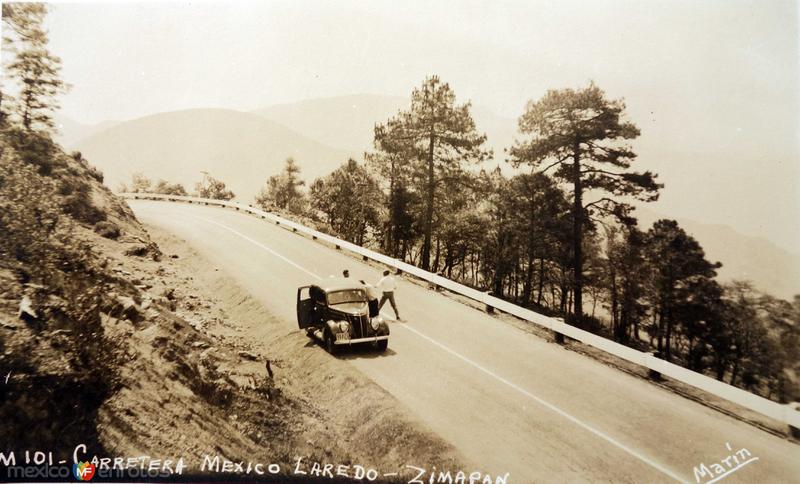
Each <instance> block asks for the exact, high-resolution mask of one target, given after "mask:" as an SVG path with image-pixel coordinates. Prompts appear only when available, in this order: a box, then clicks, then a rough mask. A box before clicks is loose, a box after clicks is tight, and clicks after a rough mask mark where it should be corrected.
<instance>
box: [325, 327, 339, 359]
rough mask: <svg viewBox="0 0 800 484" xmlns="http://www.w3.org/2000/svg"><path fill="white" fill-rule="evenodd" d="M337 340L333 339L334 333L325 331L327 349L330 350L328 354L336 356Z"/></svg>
mask: <svg viewBox="0 0 800 484" xmlns="http://www.w3.org/2000/svg"><path fill="white" fill-rule="evenodd" d="M335 341H336V338H334V337H333V333H331V331H330V330H329V329H326V330H325V349H326V350H328V353H330V354H332V355H335V354H336V349H337V348H336V345H335V344H334V343H335Z"/></svg>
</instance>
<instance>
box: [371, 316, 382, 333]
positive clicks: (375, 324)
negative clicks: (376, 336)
mask: <svg viewBox="0 0 800 484" xmlns="http://www.w3.org/2000/svg"><path fill="white" fill-rule="evenodd" d="M381 323H383V318H382V317H380V316H376V317H374V318H372V319H371V320H370V322H369V324H370V326H372V329H374V330H375V331H377V330H378V328H380V327H381Z"/></svg>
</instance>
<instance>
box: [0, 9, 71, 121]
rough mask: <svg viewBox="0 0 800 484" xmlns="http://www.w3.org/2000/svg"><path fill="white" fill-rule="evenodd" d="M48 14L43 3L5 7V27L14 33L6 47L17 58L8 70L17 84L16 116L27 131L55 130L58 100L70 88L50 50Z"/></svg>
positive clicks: (57, 60) (58, 62) (5, 43)
mask: <svg viewBox="0 0 800 484" xmlns="http://www.w3.org/2000/svg"><path fill="white" fill-rule="evenodd" d="M46 14H47V6H46V5H45V4H41V3H21V4H14V5H7V4H4V5H3V23H4V24H5V25H6V26H8V27H10V30H11V32H10V35H9V36H8V37H4V39H3V43H4V47H7V48H8V50H13V52H14V54H15V55H14V58H13V60H12V61H11V62H10V63H9V64H8V66H7V67H6V69H7V72H8V74H9V77H10V78H11V79H13V80H14V81H16V83H17V84H18V93H17V96H16V99H15V102H14V109H13V112H14V113H15V114H16V116H17V118H18V120H19V122H20V124H21V125H22V126H23V128H24V129H25V130H26V131H33V130H37V129H44V130H49V129H52V128H53V119H52V113H53V112H54V111H55V110H57V109H58V108H59V104H58V101H57V99H56V98H57V96H58V95H59V94H61V93H64V92H66V91H67V89H68V87H69V86H68V85H67V84H66V83H65V82H64V81H63V80H61V78H60V77H59V72H60V70H61V59H60V58H58V57H57V56H55V55H53V54H51V53H50V51H48V50H47V42H48V38H47V31H46V30H45V29H44V26H43V22H44V17H45V15H46ZM6 97H7V96H3V97H0V102H4V101H5V99H6ZM3 110H4V107H3V106H2V105H0V112H3ZM2 116H3V118H5V115H2Z"/></svg>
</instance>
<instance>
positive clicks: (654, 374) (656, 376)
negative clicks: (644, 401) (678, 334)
mask: <svg viewBox="0 0 800 484" xmlns="http://www.w3.org/2000/svg"><path fill="white" fill-rule="evenodd" d="M650 354H651V355H652V356H653V357H654V358H658V359H659V360H660V359H661V353H660V352H658V351H651V352H650ZM647 377H648V378H650V379H651V380H655V381H661V380H662V379H663V378H662V377H661V372H659V371H656V370H654V369H652V368H648V369H647Z"/></svg>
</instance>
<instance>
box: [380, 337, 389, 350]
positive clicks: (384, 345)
mask: <svg viewBox="0 0 800 484" xmlns="http://www.w3.org/2000/svg"><path fill="white" fill-rule="evenodd" d="M388 347H389V340H388V339H382V340H380V341H378V351H386V348H388Z"/></svg>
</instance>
